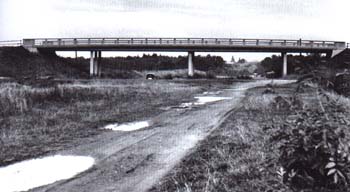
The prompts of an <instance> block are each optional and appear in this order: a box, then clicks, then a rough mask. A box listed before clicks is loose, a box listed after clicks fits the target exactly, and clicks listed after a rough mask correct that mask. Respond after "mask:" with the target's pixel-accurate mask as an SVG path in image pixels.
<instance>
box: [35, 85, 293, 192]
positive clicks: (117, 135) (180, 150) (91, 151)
mask: <svg viewBox="0 0 350 192" xmlns="http://www.w3.org/2000/svg"><path fill="white" fill-rule="evenodd" d="M270 82H271V81H259V82H247V83H238V84H236V85H233V86H232V88H231V89H227V90H223V91H222V92H217V93H216V95H215V96H219V97H230V98H232V99H226V100H222V101H218V102H215V103H208V104H206V105H199V106H194V107H192V108H191V107H190V108H183V109H180V108H176V107H175V108H170V109H168V110H167V111H165V112H164V113H162V114H161V115H158V116H156V117H154V118H152V119H150V122H151V126H150V127H149V128H145V129H142V130H138V131H133V132H112V131H111V132H106V133H104V134H102V135H99V136H97V137H95V138H91V139H90V141H89V144H87V145H83V146H79V147H76V148H74V149H72V150H69V151H62V152H61V153H60V154H62V155H83V156H91V157H93V158H95V166H94V167H93V168H91V169H90V170H88V171H86V172H84V173H82V174H80V175H78V176H77V177H75V178H72V179H70V180H65V181H59V182H56V183H54V184H51V185H48V186H44V187H40V188H37V189H34V190H32V191H59V192H62V191H79V192H80V191H89V192H91V191H94V192H100V191H101V192H102V191H103V192H106V191H113V192H115V191H122V192H124V191H125V192H132V191H135V192H141V191H147V190H148V189H149V188H150V187H152V185H153V184H155V183H156V182H157V181H158V180H159V179H160V178H161V177H162V176H164V175H165V174H166V173H167V172H168V171H169V170H170V169H171V168H172V167H174V165H176V164H177V163H178V162H179V161H180V160H181V158H183V157H184V156H185V155H186V154H187V153H188V152H189V151H190V150H191V149H192V148H193V147H194V146H195V145H196V143H197V142H198V141H200V140H201V139H203V138H205V137H206V136H207V135H208V134H209V133H210V132H211V131H212V130H213V129H215V128H216V127H217V126H219V125H220V123H221V122H222V121H223V120H224V119H225V117H226V116H227V114H228V113H229V112H230V111H232V110H234V109H235V107H237V106H238V104H239V102H240V101H241V99H242V98H243V97H244V93H245V89H246V88H251V87H254V86H260V85H264V84H267V83H270ZM286 82H287V81H284V82H282V83H286ZM209 94H210V93H209ZM212 96H213V95H212Z"/></svg>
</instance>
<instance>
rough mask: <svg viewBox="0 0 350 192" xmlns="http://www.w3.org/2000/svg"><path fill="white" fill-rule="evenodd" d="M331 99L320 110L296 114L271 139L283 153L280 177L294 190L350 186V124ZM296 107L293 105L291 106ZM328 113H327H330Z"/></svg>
mask: <svg viewBox="0 0 350 192" xmlns="http://www.w3.org/2000/svg"><path fill="white" fill-rule="evenodd" d="M317 94H318V96H320V97H321V98H319V99H322V98H323V99H324V98H326V99H328V102H327V104H326V105H324V104H323V103H322V102H320V105H321V106H320V107H319V108H317V109H300V108H298V109H297V108H295V107H294V108H293V106H290V107H291V108H293V109H294V112H292V114H291V115H290V116H289V118H287V119H286V121H285V122H284V124H283V126H282V127H280V128H279V129H277V130H276V131H275V133H274V134H273V136H272V137H271V139H272V142H273V143H276V144H277V147H278V149H279V152H280V156H279V160H278V162H279V164H280V165H281V166H282V167H281V168H280V170H278V172H277V173H278V175H279V176H280V177H281V179H282V180H283V182H284V183H287V184H289V185H290V186H291V187H292V188H293V189H303V188H318V189H319V188H324V189H336V188H337V189H338V188H342V187H346V186H347V185H348V184H349V177H348V174H349V173H350V166H349V162H350V156H349V154H350V153H349V147H350V146H349V139H348V138H349V137H347V136H346V134H345V132H344V130H346V129H347V128H348V126H349V125H350V123H349V122H348V120H347V118H346V115H344V111H342V110H340V109H341V108H342V107H341V106H337V104H336V103H335V102H332V101H330V100H329V98H327V97H325V95H323V94H321V93H317ZM290 103H293V102H290ZM326 111H327V112H326Z"/></svg>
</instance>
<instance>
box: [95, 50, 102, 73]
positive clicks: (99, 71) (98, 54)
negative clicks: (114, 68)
mask: <svg viewBox="0 0 350 192" xmlns="http://www.w3.org/2000/svg"><path fill="white" fill-rule="evenodd" d="M101 59H102V51H98V52H97V60H96V68H97V70H96V75H97V76H99V77H101V68H102V67H101Z"/></svg>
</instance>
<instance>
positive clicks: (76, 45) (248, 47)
mask: <svg viewBox="0 0 350 192" xmlns="http://www.w3.org/2000/svg"><path fill="white" fill-rule="evenodd" d="M21 44H22V46H23V47H25V48H26V49H28V50H30V51H32V52H54V51H89V52H90V53H91V54H90V55H91V57H90V74H91V75H92V76H99V75H100V74H101V64H100V60H101V57H102V51H155V52H161V51H165V52H188V75H189V76H193V74H194V67H193V58H194V53H195V52H277V53H281V54H282V58H283V75H284V76H285V75H287V53H326V54H327V55H328V56H329V57H333V56H335V55H337V54H339V53H340V52H342V51H343V50H344V49H345V48H346V47H347V45H346V43H345V42H341V41H316V40H302V39H299V40H287V39H235V38H45V39H43V38H41V39H23V41H22V42H21Z"/></svg>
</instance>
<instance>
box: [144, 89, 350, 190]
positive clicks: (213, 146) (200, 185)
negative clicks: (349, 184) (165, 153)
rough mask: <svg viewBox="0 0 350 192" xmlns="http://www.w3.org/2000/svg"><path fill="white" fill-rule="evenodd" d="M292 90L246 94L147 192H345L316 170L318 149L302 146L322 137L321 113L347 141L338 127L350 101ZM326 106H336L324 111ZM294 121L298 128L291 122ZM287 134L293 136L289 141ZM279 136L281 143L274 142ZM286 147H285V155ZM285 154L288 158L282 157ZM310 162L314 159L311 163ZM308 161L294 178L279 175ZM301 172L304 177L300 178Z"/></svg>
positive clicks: (347, 133) (349, 135) (349, 108)
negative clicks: (320, 180)
mask: <svg viewBox="0 0 350 192" xmlns="http://www.w3.org/2000/svg"><path fill="white" fill-rule="evenodd" d="M296 89H297V85H296V84H293V85H285V86H279V87H275V88H274V91H272V92H271V93H267V91H266V88H265V87H261V88H255V89H251V90H249V91H248V92H247V96H246V98H245V99H244V100H243V101H242V102H241V106H240V107H238V108H237V109H236V110H235V111H234V112H233V113H232V114H231V115H230V117H229V118H228V119H227V120H226V122H224V123H223V124H222V125H221V126H220V128H219V129H217V130H215V131H214V132H213V133H212V134H211V135H210V136H209V137H208V138H206V139H205V140H203V141H202V142H201V143H200V144H199V145H198V146H197V148H196V149H194V150H193V152H191V153H190V154H189V155H188V156H187V157H185V158H184V159H183V160H182V162H181V163H180V164H179V165H177V166H176V167H175V168H174V169H173V170H172V171H171V172H170V173H169V174H168V175H167V176H166V177H165V178H163V179H162V180H161V182H160V183H159V184H158V185H156V186H154V187H153V189H151V190H150V191H162V192H164V191H184V192H191V191H237V192H238V191H242V192H245V191H271V192H272V191H293V189H294V191H302V190H304V191H346V187H345V190H344V188H342V187H343V186H344V185H342V184H343V183H341V182H340V180H341V179H342V178H341V177H340V176H339V177H338V183H337V184H333V176H334V175H331V174H330V175H327V172H325V171H330V169H326V168H325V167H326V166H329V164H327V163H326V164H321V165H318V163H319V162H320V160H319V159H322V158H323V156H321V155H319V154H315V153H314V152H315V150H316V151H317V147H316V148H315V147H313V146H311V144H308V145H306V146H305V142H306V143H307V142H310V141H311V140H315V138H319V137H318V136H319V135H322V131H321V130H322V128H321V127H323V126H324V124H322V123H320V119H322V118H321V116H323V114H320V113H319V114H318V113H316V112H315V111H319V110H320V108H322V109H324V110H325V113H324V114H329V116H327V122H330V123H329V124H333V125H335V126H336V127H340V128H341V129H342V131H343V132H344V138H347V139H350V131H349V130H348V129H347V128H346V126H345V127H344V126H342V125H340V124H341V122H340V121H339V117H345V119H346V120H347V121H348V122H349V121H350V118H349V113H350V99H348V98H344V97H340V96H338V95H336V94H334V93H329V92H327V93H326V95H328V99H327V98H326V97H320V96H319V93H318V92H317V91H316V89H315V88H311V87H304V88H303V89H299V91H298V92H296ZM264 92H265V94H264ZM291 97H293V98H294V99H291ZM295 98H298V99H295ZM329 100H333V101H335V102H336V103H337V104H332V105H327V103H329V102H330V101H329ZM293 106H294V107H293ZM296 106H297V107H296ZM296 111H298V112H300V113H298V114H297V115H308V116H309V117H305V116H303V117H302V118H299V119H298V118H296ZM335 111H336V112H335ZM309 112H310V113H309ZM331 113H333V114H336V115H334V116H333V117H335V119H332V115H330V114H331ZM296 119H298V121H299V120H300V121H301V122H298V121H295V120H296ZM307 123H309V124H310V125H307ZM296 124H298V125H301V126H298V125H296ZM318 124H320V125H319V126H320V127H316V129H311V128H310V130H309V131H306V132H303V131H302V130H304V128H305V127H306V126H309V127H313V126H314V125H315V126H318ZM287 125H291V127H288V126H287ZM304 126H305V127H304ZM293 127H294V128H293ZM295 130H297V131H295ZM315 130H316V131H315ZM318 130H320V131H318ZM313 131H314V132H313ZM289 132H291V133H290V134H289V135H288V134H287V133H289ZM281 133H282V135H283V136H285V137H284V138H278V137H276V136H278V135H281ZM318 133H321V134H318ZM292 134H296V135H297V139H296V141H297V142H299V143H301V146H304V148H306V150H311V151H304V148H303V149H302V153H298V150H300V149H299V147H298V143H293V142H294V141H293V140H291V138H294V137H293V136H294V135H292ZM303 135H304V137H303ZM286 136H287V137H286ZM315 136H316V137H315ZM310 138H312V139H310ZM292 144H293V145H296V146H292ZM286 146H288V147H289V149H288V150H286V148H285V147H286ZM320 146H321V145H320ZM320 146H319V148H320V149H322V146H321V147H320ZM293 147H294V148H293ZM307 147H313V148H311V149H310V148H307ZM283 150H285V151H283ZM312 151H314V152H312ZM324 151H326V150H325V149H324ZM285 154H289V156H288V155H287V156H283V155H285ZM298 155H299V156H298ZM323 155H324V154H323ZM311 157H313V158H316V159H310V160H309V159H308V158H311ZM293 158H295V160H293ZM307 161H309V162H308V163H310V164H301V165H300V164H299V165H298V166H299V169H298V170H297V171H296V172H295V171H293V170H292V171H291V173H284V170H285V169H282V170H281V167H282V164H284V165H285V164H286V163H287V162H290V163H289V165H292V164H293V163H295V162H303V163H305V162H307ZM303 166H305V167H303ZM317 166H319V167H317ZM336 166H338V165H336ZM313 167H316V168H317V169H319V171H320V172H321V173H322V174H323V175H326V176H325V178H326V180H323V183H321V184H320V183H318V181H317V179H315V178H312V176H315V175H317V176H320V173H318V170H317V173H318V174H315V173H314V172H310V169H313ZM296 169H297V168H296ZM303 169H305V170H306V171H305V172H303ZM343 170H345V169H343ZM306 172H308V174H309V175H307V174H306ZM293 174H294V175H293ZM347 174H349V173H347ZM305 175H306V177H305ZM292 177H293V178H292ZM305 178H306V179H305ZM302 179H304V180H302ZM345 186H346V185H345Z"/></svg>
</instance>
